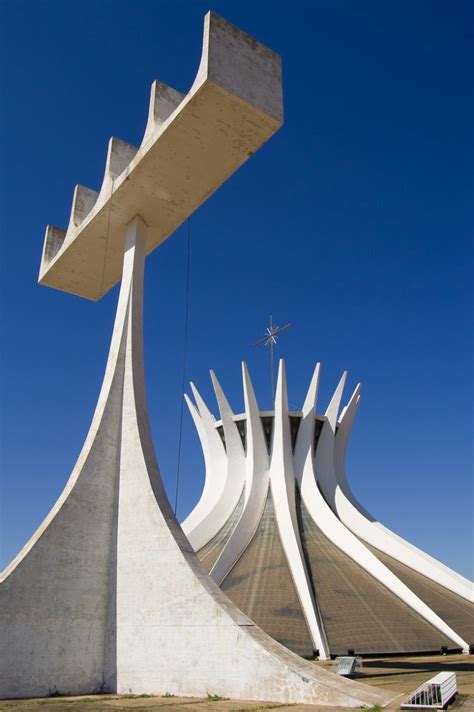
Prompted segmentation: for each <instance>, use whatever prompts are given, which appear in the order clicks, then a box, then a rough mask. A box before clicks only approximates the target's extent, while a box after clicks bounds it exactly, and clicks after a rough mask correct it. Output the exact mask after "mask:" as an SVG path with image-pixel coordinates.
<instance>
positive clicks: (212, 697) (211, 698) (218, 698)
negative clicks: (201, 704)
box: [207, 692, 229, 702]
mask: <svg viewBox="0 0 474 712" xmlns="http://www.w3.org/2000/svg"><path fill="white" fill-rule="evenodd" d="M207 699H208V702H224V701H225V700H228V699H229V698H228V697H221V696H220V695H210V694H209V692H208V693H207Z"/></svg>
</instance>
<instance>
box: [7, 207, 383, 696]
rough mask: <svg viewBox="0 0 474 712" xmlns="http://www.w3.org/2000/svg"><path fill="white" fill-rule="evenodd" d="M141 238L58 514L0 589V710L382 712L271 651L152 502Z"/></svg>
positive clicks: (335, 681) (277, 649)
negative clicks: (26, 702)
mask: <svg viewBox="0 0 474 712" xmlns="http://www.w3.org/2000/svg"><path fill="white" fill-rule="evenodd" d="M146 233H147V228H146V225H145V223H144V222H143V220H142V219H141V218H140V217H136V218H135V219H134V220H133V221H132V223H131V224H130V226H129V229H128V236H127V241H126V247H125V257H124V268H123V279H122V285H121V290H120V295H119V302H118V307H117V315H116V320H115V326H114V331H113V336H112V342H111V347H110V352H109V358H108V361H107V367H106V372H105V377H104V383H103V386H102V390H101V393H100V396H99V401H98V404H97V408H96V411H95V414H94V417H93V420H92V424H91V427H90V431H89V434H88V436H87V438H86V442H85V444H84V447H83V449H82V452H81V454H80V456H79V459H78V462H77V465H76V467H75V468H74V470H73V472H72V474H71V477H70V479H69V481H68V483H67V485H66V487H65V489H64V491H63V493H62V494H61V496H60V498H59V499H58V502H57V503H56V505H55V506H54V508H53V509H52V511H51V512H50V514H49V515H48V516H47V517H46V519H45V521H44V522H43V524H42V525H41V527H40V528H39V529H38V531H37V532H36V533H35V534H34V536H33V537H32V539H31V540H30V541H29V542H28V544H27V545H26V546H25V548H24V549H23V550H22V552H21V553H20V554H19V555H18V557H17V558H16V559H15V561H14V562H12V564H11V565H10V566H9V567H8V568H7V570H6V571H5V572H4V574H3V575H2V582H1V585H0V616H1V618H0V625H1V633H2V634H1V636H0V697H4V698H5V697H28V696H35V697H37V696H44V695H48V694H50V693H52V692H60V693H62V694H85V693H91V692H94V691H111V692H119V693H133V694H143V693H149V694H164V693H165V692H171V693H173V694H176V695H180V696H186V695H189V696H196V697H205V696H206V695H207V693H213V694H219V695H222V696H225V697H231V698H241V699H252V700H258V699H265V700H274V701H277V702H299V703H305V702H307V703H309V702H312V703H316V702H317V703H319V704H327V705H345V706H352V707H358V706H360V705H365V706H370V705H372V704H385V703H386V702H388V700H389V698H390V696H389V695H387V693H385V692H380V691H379V690H375V689H372V688H370V687H367V686H365V685H361V684H359V683H356V682H351V681H348V680H341V679H340V678H339V677H337V676H336V675H334V674H333V673H330V672H327V671H325V670H322V669H320V668H316V667H315V666H313V665H311V664H310V663H308V662H305V661H303V660H301V659H300V658H299V657H298V656H296V655H294V654H292V653H290V652H289V651H287V650H286V649H285V648H283V647H282V646H280V645H278V644H277V643H275V641H273V640H272V639H271V638H269V637H268V636H267V635H266V634H264V633H263V632H262V631H261V630H259V629H258V628H257V627H256V626H255V625H254V624H253V623H252V622H251V621H250V620H249V619H248V618H246V616H244V615H243V614H242V613H241V612H240V611H239V610H238V609H236V608H235V607H234V606H233V604H231V603H230V601H229V600H228V599H227V598H226V597H225V596H224V594H223V593H222V592H221V591H220V589H219V588H218V586H217V585H216V584H215V583H214V581H213V580H212V579H211V578H210V577H209V576H208V575H207V574H206V573H205V571H204V569H203V568H202V567H201V565H200V563H199V561H198V560H197V558H196V556H195V554H194V553H193V551H192V548H191V546H190V544H189V542H188V541H187V539H186V537H185V536H184V534H183V532H182V530H181V528H180V527H179V525H178V523H177V521H176V519H175V517H174V514H173V512H172V509H171V507H170V505H169V503H168V500H167V498H166V495H165V493H164V490H163V486H162V482H161V478H160V474H159V471H158V466H157V463H156V458H155V453H154V448H153V443H152V440H151V434H150V427H149V422H148V414H147V404H146V394H145V385H144V373H143V334H142V301H143V272H144V264H145V252H146Z"/></svg>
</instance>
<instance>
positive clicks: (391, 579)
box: [300, 373, 469, 651]
mask: <svg viewBox="0 0 474 712" xmlns="http://www.w3.org/2000/svg"><path fill="white" fill-rule="evenodd" d="M345 378H346V374H345V373H344V374H343V376H342V378H341V380H340V382H339V384H338V386H337V388H336V391H335V393H334V396H333V398H332V399H331V402H330V404H329V407H328V409H327V411H326V422H325V423H324V425H323V428H322V430H321V434H320V436H319V440H318V446H317V448H316V453H315V455H314V458H313V457H310V454H311V453H310V451H309V454H307V456H306V461H305V463H304V467H303V472H302V473H301V475H300V477H301V496H302V499H303V501H304V503H305V505H306V507H307V509H308V511H309V513H310V515H311V517H312V518H313V520H314V521H315V523H316V524H317V525H318V526H319V527H320V529H321V531H322V532H323V533H324V534H325V535H326V536H327V537H328V538H329V539H330V540H331V541H332V542H333V543H334V544H336V546H338V547H339V548H340V549H342V551H344V552H345V553H346V554H348V555H349V556H350V557H351V558H352V559H353V560H354V561H356V562H357V563H358V564H359V566H361V567H362V568H363V569H365V570H366V571H368V572H369V573H370V574H371V575H372V576H374V577H375V578H376V579H377V580H378V581H380V583H382V584H383V585H384V586H386V587H387V588H388V589H389V590H390V591H392V592H393V593H394V594H395V595H396V596H398V598H400V599H401V600H402V601H404V602H405V603H406V604H407V605H408V606H410V608H412V609H413V610H414V611H416V613H418V614H419V615H420V616H421V617H422V618H424V619H425V620H426V621H428V622H429V623H431V625H433V626H434V627H435V628H436V629H437V630H439V631H440V632H442V633H443V634H444V635H446V636H447V637H448V638H449V639H450V640H452V641H454V642H455V643H456V644H457V645H459V647H461V648H462V649H463V651H467V650H468V649H469V646H468V644H467V643H466V641H465V640H463V638H462V637H461V636H460V635H459V634H458V633H457V632H456V631H454V630H453V629H452V628H451V627H450V626H448V625H447V623H445V622H444V621H443V620H442V619H441V618H440V617H439V616H438V615H437V614H436V613H435V612H434V611H433V610H432V609H431V608H430V607H429V606H427V605H426V603H424V601H422V600H421V599H420V598H419V597H418V596H416V594H414V593H413V592H412V591H411V590H410V589H409V588H408V587H407V586H406V585H405V584H404V583H403V582H402V581H400V579H399V578H397V576H395V574H393V573H392V572H391V571H390V570H389V569H388V568H387V567H386V566H385V565H384V564H382V563H381V561H379V559H377V557H376V556H374V554H372V552H371V551H369V550H368V549H367V547H366V546H364V544H363V543H362V542H361V541H360V540H359V539H358V538H357V537H356V536H354V534H353V533H352V531H350V529H351V528H348V527H346V526H345V521H344V519H343V518H342V517H341V518H340V519H341V521H340V520H339V519H338V517H337V516H336V514H335V512H334V511H333V510H332V508H331V503H332V502H335V503H337V502H340V501H344V502H348V501H347V500H346V499H345V497H343V496H342V497H341V494H342V492H341V489H340V488H339V486H338V485H337V478H336V472H335V464H334V451H335V430H336V422H337V412H338V409H339V405H340V401H341V396H342V390H343V387H344V382H345ZM310 390H311V389H310ZM305 407H306V404H305ZM346 413H347V411H346ZM304 417H305V416H304ZM313 419H314V416H313ZM318 485H319V487H320V488H321V490H320V489H319V487H318ZM348 504H349V505H350V503H349V502H348ZM350 506H351V507H352V505H350ZM337 511H338V513H339V510H337ZM359 516H360V517H362V515H359ZM364 521H366V520H365V519H364Z"/></svg>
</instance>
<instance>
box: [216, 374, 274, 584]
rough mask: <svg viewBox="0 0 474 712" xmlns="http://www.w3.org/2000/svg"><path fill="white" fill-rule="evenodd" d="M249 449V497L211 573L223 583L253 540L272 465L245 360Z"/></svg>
mask: <svg viewBox="0 0 474 712" xmlns="http://www.w3.org/2000/svg"><path fill="white" fill-rule="evenodd" d="M242 380H243V387H244V401H245V414H246V422H247V434H246V440H247V452H246V455H245V501H244V508H243V510H242V513H241V515H240V517H239V520H238V521H237V524H236V525H235V527H234V530H233V531H232V534H231V535H230V537H229V539H228V540H227V542H226V544H225V546H224V548H223V550H222V551H221V553H220V556H219V558H218V559H217V561H216V563H215V564H214V566H213V568H212V569H211V571H210V575H211V576H212V578H213V579H214V581H216V583H218V584H219V583H221V582H222V581H223V580H224V579H225V577H226V576H227V574H228V573H229V571H230V570H231V569H232V567H233V566H234V564H235V562H236V561H237V560H238V559H239V557H240V556H241V555H242V553H243V552H244V551H245V549H246V548H247V546H248V545H249V543H250V541H251V540H252V537H253V535H254V534H255V530H256V529H257V526H258V523H259V521H260V519H261V516H262V512H263V509H264V507H265V502H266V499H267V493H268V487H269V481H270V469H269V465H270V463H269V457H268V451H267V446H266V443H265V436H264V433H263V428H262V422H261V420H260V411H259V409H258V405H257V399H256V398H255V393H254V390H253V386H252V381H251V380H250V375H249V372H248V369H247V366H246V364H245V363H242Z"/></svg>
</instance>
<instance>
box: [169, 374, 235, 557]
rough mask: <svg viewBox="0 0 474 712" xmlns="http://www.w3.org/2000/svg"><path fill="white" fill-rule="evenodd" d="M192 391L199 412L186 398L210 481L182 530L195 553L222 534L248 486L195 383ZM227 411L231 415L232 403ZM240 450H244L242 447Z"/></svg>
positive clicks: (207, 480) (227, 416)
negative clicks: (245, 484)
mask: <svg viewBox="0 0 474 712" xmlns="http://www.w3.org/2000/svg"><path fill="white" fill-rule="evenodd" d="M191 388H192V391H193V395H194V398H195V400H196V403H197V405H198V408H199V412H198V411H197V410H196V409H195V408H194V406H193V405H192V403H191V401H190V400H189V398H188V397H187V396H185V398H186V403H187V404H188V407H189V409H190V412H191V415H192V417H193V420H194V423H195V425H196V429H197V431H198V435H199V438H200V440H201V446H202V449H203V453H204V462H205V466H206V479H205V482H204V489H203V492H202V494H201V497H200V499H199V502H198V503H197V505H196V506H195V507H194V509H193V510H192V511H191V512H190V514H189V515H188V516H187V517H186V519H185V520H184V522H183V523H182V525H181V526H182V529H183V531H184V533H185V534H186V536H187V537H188V539H189V541H190V543H191V545H192V547H193V549H194V550H195V551H199V549H201V548H202V547H203V546H204V545H205V544H207V542H208V541H210V540H211V539H212V538H213V537H214V536H215V535H216V534H217V533H218V532H219V531H220V529H221V528H222V527H223V526H224V524H225V523H226V521H227V519H228V518H229V517H230V515H231V514H232V512H233V511H234V509H235V507H236V506H237V503H238V501H239V498H240V495H241V494H242V489H243V485H244V482H243V475H242V468H241V467H239V465H240V459H239V457H237V459H235V458H234V457H229V453H227V452H226V450H225V448H224V445H223V442H222V439H221V437H220V435H219V433H218V431H217V430H216V427H215V419H214V416H213V415H212V414H211V412H210V410H209V409H208V407H207V405H206V404H205V402H204V400H203V399H202V398H201V396H200V394H199V391H198V390H197V388H196V387H195V386H194V384H193V383H191ZM223 407H224V406H223ZM227 408H228V411H230V407H229V405H228V403H227ZM224 410H225V407H224ZM228 411H227V412H226V413H225V416H224V417H225V420H226V426H227V431H228V432H229V431H231V426H230V424H229V422H228V418H229V415H228ZM230 412H231V411H230ZM231 423H232V426H233V427H234V428H235V430H236V436H237V438H238V440H239V441H240V436H239V433H238V431H237V427H236V426H235V423H234V422H233V421H231ZM229 443H230V445H231V446H232V432H229ZM240 449H241V450H242V445H241V443H240ZM233 454H234V453H233ZM237 454H238V453H237ZM242 459H243V458H242Z"/></svg>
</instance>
